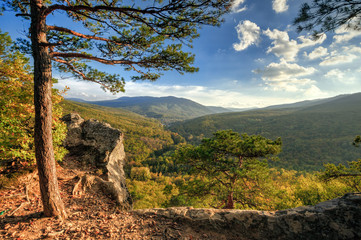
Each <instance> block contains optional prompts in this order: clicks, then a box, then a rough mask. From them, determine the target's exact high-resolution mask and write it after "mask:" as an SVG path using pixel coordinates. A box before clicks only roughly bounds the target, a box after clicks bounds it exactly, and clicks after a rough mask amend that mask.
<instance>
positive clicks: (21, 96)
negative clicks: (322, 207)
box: [0, 33, 361, 210]
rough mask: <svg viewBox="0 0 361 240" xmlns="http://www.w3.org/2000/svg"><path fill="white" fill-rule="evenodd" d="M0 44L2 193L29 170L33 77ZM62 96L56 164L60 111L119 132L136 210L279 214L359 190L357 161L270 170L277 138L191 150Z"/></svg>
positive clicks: (222, 134)
mask: <svg viewBox="0 0 361 240" xmlns="http://www.w3.org/2000/svg"><path fill="white" fill-rule="evenodd" d="M0 41H1V44H0V46H1V49H0V50H1V52H0V54H1V65H0V72H1V76H0V78H1V80H2V81H0V93H1V94H0V96H1V97H0V103H1V106H3V107H2V108H1V112H0V120H1V121H0V124H1V127H0V136H1V138H0V139H1V142H0V167H1V168H0V171H1V176H0V188H6V187H8V186H9V185H11V184H16V179H17V177H18V176H19V174H24V173H27V172H32V171H34V166H35V160H34V144H33V136H32V134H33V131H32V129H33V127H34V108H33V106H32V103H31V98H32V96H33V88H32V87H31V86H32V84H33V83H32V81H33V79H32V77H31V74H30V67H29V60H28V59H27V58H26V57H25V56H24V55H23V54H21V53H20V52H13V51H10V50H9V49H10V47H11V44H12V42H11V39H10V38H9V36H8V35H7V34H5V33H1V35H0ZM14 69H15V71H14ZM10 73H11V74H10ZM14 73H16V74H14ZM54 81H55V80H54ZM64 92H66V89H64V91H58V90H55V89H54V90H53V102H54V109H53V111H54V117H53V136H54V146H55V157H56V159H57V161H58V163H59V164H60V165H61V164H62V160H63V158H64V156H65V154H66V150H65V149H64V148H63V147H62V139H64V137H65V134H66V127H65V124H64V123H62V122H61V120H60V118H61V117H62V116H63V115H65V114H66V113H69V112H77V113H79V114H80V115H81V116H82V117H83V118H85V119H89V118H95V119H98V120H100V121H103V122H107V123H109V124H111V125H112V126H113V127H115V128H118V129H120V130H121V131H123V132H124V134H125V151H126V154H127V162H126V169H125V171H126V174H127V177H128V179H127V183H128V188H129V190H130V192H131V195H132V198H133V200H134V207H135V208H136V209H139V208H156V207H171V206H193V207H197V208H198V207H199V208H201V207H203V208H237V209H259V210H280V209H286V208H292V207H297V206H301V205H314V204H316V203H319V202H321V201H325V200H328V199H332V198H335V197H339V196H341V195H343V194H345V193H347V192H354V191H360V186H361V185H360V184H361V177H360V172H361V160H357V159H354V160H353V161H349V163H348V164H338V165H335V164H332V163H329V164H326V165H325V166H324V167H323V168H322V169H321V170H320V171H305V170H303V171H296V170H290V169H285V168H282V167H276V166H274V165H273V164H272V163H273V162H274V161H277V158H278V154H279V153H281V152H282V148H283V139H282V138H280V139H277V138H273V139H268V136H261V135H247V133H248V134H252V132H251V130H250V132H251V133H250V132H247V129H243V130H244V131H242V132H241V133H238V132H237V131H232V130H223V131H218V129H214V132H213V133H212V134H211V135H209V136H207V137H203V138H201V139H200V141H199V142H198V144H195V143H193V145H192V144H191V143H192V142H191V141H189V136H186V137H187V140H188V141H187V140H186V138H184V137H183V136H181V135H180V134H179V133H175V132H172V131H170V130H169V129H166V128H165V126H164V125H162V124H161V123H160V122H159V121H158V120H155V119H150V118H146V117H143V116H141V115H138V114H136V113H132V112H130V111H128V110H123V109H121V108H107V107H101V106H96V105H90V104H86V103H76V102H72V101H67V100H64V99H63V97H62V96H63V94H64ZM249 121H250V119H249ZM202 124H203V123H202ZM248 125H249V126H251V125H250V124H248ZM212 129H213V128H212ZM353 140H354V146H351V147H352V148H355V149H356V150H358V153H360V151H359V150H360V149H358V148H357V147H358V146H359V144H360V138H359V137H356V139H354V138H352V139H350V142H352V141H353ZM325 154H327V153H325ZM206 166H207V167H206ZM230 196H232V201H231V202H230V201H229V199H230Z"/></svg>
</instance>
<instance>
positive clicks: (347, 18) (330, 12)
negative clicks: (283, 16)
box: [294, 0, 361, 37]
mask: <svg viewBox="0 0 361 240" xmlns="http://www.w3.org/2000/svg"><path fill="white" fill-rule="evenodd" d="M360 7H361V3H360V2H359V1H350V0H328V1H324V0H313V1H312V4H308V3H304V4H303V5H302V7H301V9H300V11H299V14H298V16H297V18H296V19H295V20H294V24H296V25H298V30H299V31H303V30H306V31H311V30H313V32H314V36H315V37H319V36H321V34H322V33H323V32H327V31H333V30H335V29H336V28H338V27H340V26H342V25H346V27H347V28H351V29H355V30H360V15H361V9H360Z"/></svg>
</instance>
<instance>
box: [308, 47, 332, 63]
mask: <svg viewBox="0 0 361 240" xmlns="http://www.w3.org/2000/svg"><path fill="white" fill-rule="evenodd" d="M327 55H328V51H327V48H324V47H318V48H316V49H315V50H313V51H312V52H310V53H309V54H307V53H305V56H306V57H307V58H308V59H310V60H314V59H317V58H322V57H324V56H327Z"/></svg>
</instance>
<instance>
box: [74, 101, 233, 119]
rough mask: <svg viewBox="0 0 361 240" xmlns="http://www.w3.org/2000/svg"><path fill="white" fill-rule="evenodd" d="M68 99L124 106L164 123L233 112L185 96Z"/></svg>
mask: <svg viewBox="0 0 361 240" xmlns="http://www.w3.org/2000/svg"><path fill="white" fill-rule="evenodd" d="M68 100H72V101H76V102H84V103H89V104H94V105H99V106H105V107H113V108H123V109H127V110H129V111H132V112H135V113H138V114H141V115H143V116H146V117H149V118H155V119H158V120H160V121H161V122H162V123H164V124H169V123H172V122H176V121H183V120H186V119H191V118H196V117H200V116H204V115H209V114H214V113H222V112H231V111H232V110H230V109H226V108H222V107H207V106H204V105H201V104H199V103H196V102H194V101H191V100H189V99H185V98H177V97H171V96H169V97H146V96H143V97H121V98H118V99H114V100H105V101H85V100H82V99H76V98H69V99H68Z"/></svg>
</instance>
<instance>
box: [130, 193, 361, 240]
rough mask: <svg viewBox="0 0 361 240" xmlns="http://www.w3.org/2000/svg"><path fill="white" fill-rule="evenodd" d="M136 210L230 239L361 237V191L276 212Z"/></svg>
mask: <svg viewBox="0 0 361 240" xmlns="http://www.w3.org/2000/svg"><path fill="white" fill-rule="evenodd" d="M134 212H135V213H138V214H142V215H143V214H146V215H157V216H163V217H166V218H170V219H173V220H177V221H179V222H182V223H183V224H187V225H189V226H190V227H191V228H202V229H209V230H210V231H211V232H217V233H225V235H226V236H227V239H361V193H353V194H346V195H345V196H343V197H341V198H337V199H333V200H330V201H327V202H323V203H320V204H318V205H316V206H305V207H299V208H294V209H288V210H283V211H274V212H267V211H248V210H219V209H193V208H185V207H180V208H167V209H144V210H136V211H134ZM208 239H212V237H209V238H208Z"/></svg>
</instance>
